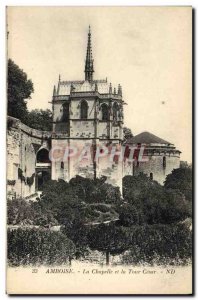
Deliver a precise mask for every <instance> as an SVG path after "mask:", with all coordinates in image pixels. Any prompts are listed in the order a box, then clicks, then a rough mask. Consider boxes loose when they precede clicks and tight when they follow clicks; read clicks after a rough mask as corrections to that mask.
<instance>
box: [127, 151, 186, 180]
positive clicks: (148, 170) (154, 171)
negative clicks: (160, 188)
mask: <svg viewBox="0 0 198 300" xmlns="http://www.w3.org/2000/svg"><path fill="white" fill-rule="evenodd" d="M144 158H145V159H147V160H148V161H146V162H139V164H138V163H137V162H135V163H134V167H133V174H134V175H137V174H139V173H144V174H146V175H148V176H149V177H150V176H152V178H153V180H156V181H158V182H159V183H160V184H163V183H164V181H165V179H166V176H167V175H168V174H170V173H171V172H172V170H173V169H177V168H179V166H180V156H179V154H178V153H172V152H169V153H167V152H166V153H163V152H162V153H160V154H152V155H145V157H144ZM164 158H165V160H166V161H165V165H164V163H163V160H164Z"/></svg>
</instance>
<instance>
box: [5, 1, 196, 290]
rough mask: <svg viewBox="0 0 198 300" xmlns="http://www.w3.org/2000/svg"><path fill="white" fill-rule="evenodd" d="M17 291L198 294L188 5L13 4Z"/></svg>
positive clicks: (11, 189) (12, 283)
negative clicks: (195, 289)
mask: <svg viewBox="0 0 198 300" xmlns="http://www.w3.org/2000/svg"><path fill="white" fill-rule="evenodd" d="M6 34H7V58H6V59H7V63H6V65H7V77H6V78H7V79H6V80H7V133H6V143H7V157H6V160H7V173H6V174H7V175H6V176H7V177H6V178H7V179H6V180H7V282H6V289H7V293H8V294H32V295H34V294H65V295H66V294H68V295H69V294H70V295H71V294H73V295H85V294H87V295H96V294H98V295H114V294H120V295H137V294H138V295H141V294H143V295H154V294H159V295H160V294H161V295H167V294H169V295H191V294H192V267H193V257H192V249H193V245H192V233H193V220H192V215H193V212H192V209H193V205H192V195H193V192H192V180H193V178H192V176H193V171H192V169H193V161H192V7H190V6H172V7H170V6H141V7H138V6H131V7H124V6H120V7H113V6H112V7H88V6H87V7H80V6H78V7H69V6H68V7H67V6H63V7H59V6H53V7H48V6H8V7H7V8H6Z"/></svg>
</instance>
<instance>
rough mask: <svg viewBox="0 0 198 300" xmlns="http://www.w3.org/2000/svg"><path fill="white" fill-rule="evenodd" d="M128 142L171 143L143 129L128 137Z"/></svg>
mask: <svg viewBox="0 0 198 300" xmlns="http://www.w3.org/2000/svg"><path fill="white" fill-rule="evenodd" d="M127 142H128V143H129V144H169V145H171V143H170V142H168V141H165V140H163V139H161V138H159V137H158V136H156V135H154V134H152V133H150V132H147V131H144V132H142V133H140V134H137V135H135V136H134V137H132V138H130V139H129V140H128V141H127Z"/></svg>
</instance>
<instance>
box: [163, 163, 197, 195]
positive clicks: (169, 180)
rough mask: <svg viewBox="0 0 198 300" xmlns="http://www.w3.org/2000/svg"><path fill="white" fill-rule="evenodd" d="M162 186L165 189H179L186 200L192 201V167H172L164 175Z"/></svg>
mask: <svg viewBox="0 0 198 300" xmlns="http://www.w3.org/2000/svg"><path fill="white" fill-rule="evenodd" d="M164 186H165V188H166V189H173V190H179V191H180V192H181V193H183V194H184V196H185V197H186V199H187V200H188V201H192V169H191V168H190V167H183V168H178V169H174V170H173V171H172V172H171V174H169V175H167V176H166V180H165V182H164Z"/></svg>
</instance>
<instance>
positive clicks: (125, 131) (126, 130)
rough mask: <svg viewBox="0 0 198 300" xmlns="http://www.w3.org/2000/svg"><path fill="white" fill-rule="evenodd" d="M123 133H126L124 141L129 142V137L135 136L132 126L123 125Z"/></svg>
mask: <svg viewBox="0 0 198 300" xmlns="http://www.w3.org/2000/svg"><path fill="white" fill-rule="evenodd" d="M123 134H124V142H127V140H128V139H130V138H132V137H133V133H132V131H131V129H130V128H128V127H123Z"/></svg>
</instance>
